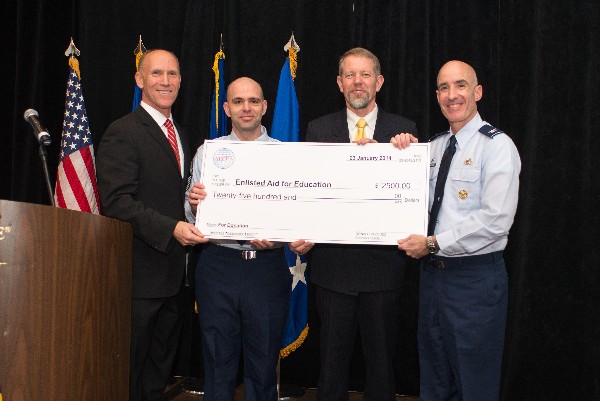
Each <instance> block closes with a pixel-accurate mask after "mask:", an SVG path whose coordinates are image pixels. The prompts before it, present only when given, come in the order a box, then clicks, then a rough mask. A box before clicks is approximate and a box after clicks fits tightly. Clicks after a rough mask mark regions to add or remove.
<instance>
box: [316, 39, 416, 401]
mask: <svg viewBox="0 0 600 401" xmlns="http://www.w3.org/2000/svg"><path fill="white" fill-rule="evenodd" d="M337 83H338V86H339V88H340V91H341V92H342V93H343V94H344V98H345V100H346V108H345V109H344V110H342V111H339V112H336V113H333V114H329V115H326V116H324V117H321V118H318V119H316V120H314V121H311V122H310V123H309V124H308V130H307V133H306V141H307V142H338V143H340V142H356V143H358V144H362V145H364V144H366V143H369V142H389V141H390V139H391V138H392V137H393V136H394V135H396V134H399V133H401V134H400V135H401V137H403V140H404V141H408V142H417V139H416V137H415V136H416V134H417V128H416V125H415V123H414V122H412V121H410V120H408V119H406V118H404V117H401V116H398V115H394V114H390V113H386V112H385V111H383V110H381V109H379V108H378V107H377V104H376V103H375V96H376V94H377V92H379V90H380V89H381V86H382V85H383V76H382V75H381V66H380V64H379V60H378V59H377V57H376V56H375V55H374V54H373V53H371V52H370V51H368V50H366V49H363V48H355V49H351V50H349V51H348V52H346V53H345V54H344V55H343V56H342V57H341V58H340V62H339V75H338V77H337ZM411 134H412V135H411ZM368 212H369V211H368V210H365V211H358V213H368ZM348 218H349V219H351V218H352V216H348ZM405 264H406V255H405V254H404V252H402V251H400V250H399V249H398V248H397V247H394V246H376V245H339V244H316V245H315V246H314V247H313V249H312V255H311V259H310V260H309V266H312V267H311V269H312V270H311V281H312V283H313V284H314V285H315V286H316V297H317V311H318V313H319V317H320V320H321V372H320V376H319V387H318V393H317V394H318V395H317V398H318V400H320V401H342V400H348V370H349V365H350V359H351V357H352V351H353V349H354V342H355V334H356V332H357V330H359V331H360V338H361V342H362V347H363V354H364V359H365V366H366V372H365V373H366V383H365V400H371V401H391V400H394V399H395V380H394V372H393V365H392V363H393V358H394V354H395V350H396V342H397V333H398V330H399V327H398V320H399V310H400V293H401V288H402V282H403V279H404V267H405Z"/></svg>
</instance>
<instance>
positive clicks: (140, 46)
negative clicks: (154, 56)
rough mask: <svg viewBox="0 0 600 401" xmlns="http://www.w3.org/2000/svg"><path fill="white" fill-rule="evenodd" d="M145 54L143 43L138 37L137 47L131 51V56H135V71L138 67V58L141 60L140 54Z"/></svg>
mask: <svg viewBox="0 0 600 401" xmlns="http://www.w3.org/2000/svg"><path fill="white" fill-rule="evenodd" d="M145 52H146V48H145V47H144V43H143V42H142V35H140V40H139V42H138V45H137V46H136V47H135V49H133V54H135V70H136V71H137V70H138V68H139V66H140V58H142V54H144V53H145Z"/></svg>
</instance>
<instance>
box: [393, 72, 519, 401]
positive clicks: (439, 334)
mask: <svg viewBox="0 0 600 401" xmlns="http://www.w3.org/2000/svg"><path fill="white" fill-rule="evenodd" d="M436 93H437V99H438V103H439V105H440V108H441V110H442V113H443V114H444V116H445V117H446V118H447V119H448V122H449V123H450V129H449V130H448V131H445V132H442V133H440V134H438V135H435V136H434V137H432V138H431V139H430V146H431V149H430V150H431V177H430V183H429V189H430V205H429V208H430V219H431V220H432V221H431V222H430V226H429V232H428V234H427V236H423V235H417V234H412V235H410V236H409V237H407V238H404V239H401V240H399V241H398V247H399V248H400V249H402V250H404V251H406V253H407V254H408V255H409V256H411V257H413V258H423V259H422V269H421V278H420V290H419V325H418V342H419V363H420V380H421V386H420V388H421V390H420V399H421V401H440V400H446V401H498V399H499V394H500V371H501V366H502V353H503V348H504V332H505V326H506V310H507V302H508V277H507V273H506V268H505V265H504V259H503V257H502V251H503V250H504V248H505V247H506V243H507V239H508V232H509V229H510V227H511V225H512V223H513V220H514V216H515V212H516V209H517V201H518V192H519V172H520V170H521V161H520V158H519V153H518V151H517V149H516V147H515V145H514V143H513V142H512V140H511V139H510V138H509V137H508V135H506V134H505V133H504V132H502V131H500V130H498V129H496V128H493V127H492V126H491V125H489V124H488V123H486V122H485V121H483V120H482V118H481V117H480V115H479V113H478V112H477V101H479V100H480V99H481V97H482V93H483V90H482V87H481V85H479V84H478V82H477V76H476V74H475V71H474V70H473V68H472V67H471V66H469V65H468V64H466V63H463V62H461V61H450V62H448V63H446V64H445V65H444V66H443V67H442V68H441V69H440V72H439V74H438V77H437V91H436ZM392 143H394V144H395V145H396V146H397V147H399V148H402V147H405V146H406V145H407V144H406V143H404V144H402V143H401V138H399V137H398V138H394V139H392ZM449 146H451V147H455V149H456V150H455V153H454V154H453V156H449V157H448V160H451V161H450V164H449V170H448V169H446V172H447V178H444V176H445V175H446V174H445V173H442V170H443V168H442V167H441V166H442V160H443V158H444V156H445V155H444V154H445V153H450V154H452V153H451V152H447V148H448V147H449ZM438 179H439V180H440V185H439V188H436V184H438ZM444 180H445V184H444V182H443V181H444ZM436 199H437V202H436ZM436 203H437V205H436ZM435 209H438V210H439V212H437V211H436V212H434V210H435ZM436 213H437V217H436V216H435V214H436Z"/></svg>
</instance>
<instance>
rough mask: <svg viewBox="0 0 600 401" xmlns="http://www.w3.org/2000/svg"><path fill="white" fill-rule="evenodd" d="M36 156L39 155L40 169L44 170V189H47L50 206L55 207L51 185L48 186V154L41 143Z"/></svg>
mask: <svg viewBox="0 0 600 401" xmlns="http://www.w3.org/2000/svg"><path fill="white" fill-rule="evenodd" d="M38 154H39V155H40V160H41V161H42V168H43V169H44V179H45V181H46V188H47V189H48V196H49V197H50V205H51V206H56V205H55V204H54V194H53V193H52V184H50V174H49V173H48V162H47V160H46V156H48V152H47V151H46V146H45V145H44V143H43V142H40V150H39V152H38Z"/></svg>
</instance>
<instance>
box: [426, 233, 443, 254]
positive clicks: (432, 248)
mask: <svg viewBox="0 0 600 401" xmlns="http://www.w3.org/2000/svg"><path fill="white" fill-rule="evenodd" d="M427 250H428V251H429V253H437V252H438V251H439V250H440V247H439V246H438V245H437V244H436V243H435V241H434V240H433V235H430V236H429V237H427Z"/></svg>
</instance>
